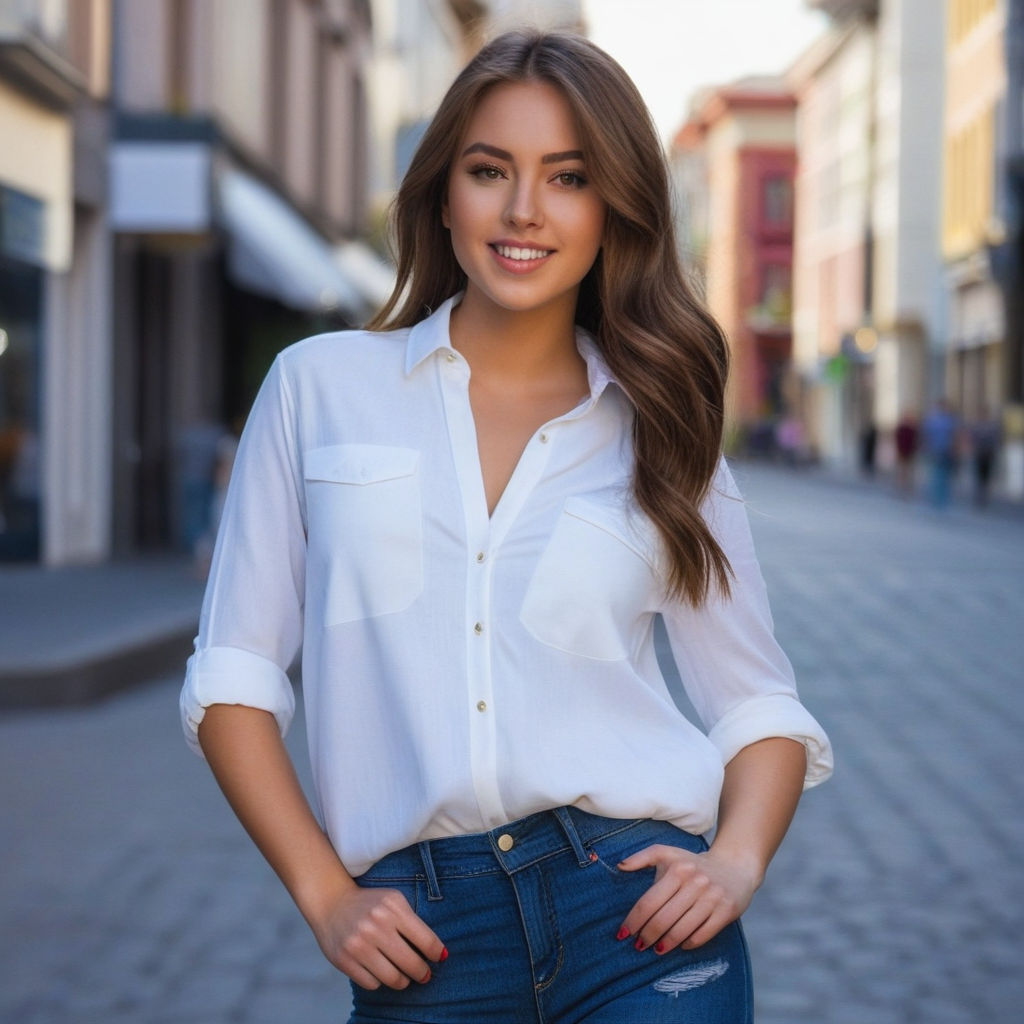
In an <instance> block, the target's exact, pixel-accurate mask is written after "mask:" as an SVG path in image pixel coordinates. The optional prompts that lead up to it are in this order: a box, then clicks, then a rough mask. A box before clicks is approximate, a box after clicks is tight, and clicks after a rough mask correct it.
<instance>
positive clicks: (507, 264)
mask: <svg viewBox="0 0 1024 1024" xmlns="http://www.w3.org/2000/svg"><path fill="white" fill-rule="evenodd" d="M488 248H489V249H490V250H491V252H492V253H493V254H494V259H495V261H496V262H497V264H498V266H500V267H501V268H502V269H504V270H507V271H508V272H509V273H512V274H526V273H529V272H530V271H531V270H535V269H536V268H537V267H540V266H542V265H543V264H545V263H546V262H547V261H548V260H549V259H551V257H552V256H553V255H554V253H555V250H554V249H549V248H548V247H547V246H544V245H537V244H535V243H533V242H524V241H518V240H515V241H512V240H508V241H506V240H505V239H502V240H500V241H497V242H489V243H488ZM499 248H503V249H504V248H509V249H532V250H534V251H535V252H543V253H544V255H543V256H538V257H536V258H535V259H528V260H524V259H512V258H511V257H509V256H503V255H502V254H501V253H500V252H499V251H498V249H499Z"/></svg>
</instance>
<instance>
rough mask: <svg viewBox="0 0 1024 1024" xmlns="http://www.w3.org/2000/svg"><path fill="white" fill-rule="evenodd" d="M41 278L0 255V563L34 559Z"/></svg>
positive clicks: (25, 265) (35, 269) (39, 272)
mask: <svg viewBox="0 0 1024 1024" xmlns="http://www.w3.org/2000/svg"><path fill="white" fill-rule="evenodd" d="M42 278H43V272H42V270H40V269H39V268H38V267H35V266H32V265H31V264H28V263H23V262H21V261H19V260H13V259H10V258H7V257H4V256H2V255H0V561H26V560H34V559H37V558H38V557H39V497H40V489H39V483H40V464H39V463H40V460H39V331H40V309H41V301H40V300H41V294H42Z"/></svg>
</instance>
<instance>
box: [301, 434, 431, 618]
mask: <svg viewBox="0 0 1024 1024" xmlns="http://www.w3.org/2000/svg"><path fill="white" fill-rule="evenodd" d="M419 457H420V453H419V452H418V451H417V450H416V449H414V448H393V447H388V446H385V445H373V444H340V445H332V446H330V447H327V448H314V449H313V450H311V451H308V452H306V453H305V455H304V459H303V463H304V464H303V476H304V478H305V489H306V526H307V534H308V540H307V543H308V549H307V558H308V574H307V576H308V580H309V584H308V585H309V589H310V593H309V595H308V596H307V613H313V614H316V613H317V607H318V605H320V616H321V619H322V622H323V625H325V626H333V625H337V624H339V623H342V622H353V621H356V620H358V619H368V618H372V617H374V616H377V615H387V614H389V613H391V612H398V611H402V610H403V609H405V608H407V607H409V605H411V604H412V602H413V601H415V600H416V598H417V597H418V596H419V594H420V592H421V591H422V590H423V514H422V509H421V501H420V485H419V475H418V473H417V466H418V463H419ZM321 602H322V605H321Z"/></svg>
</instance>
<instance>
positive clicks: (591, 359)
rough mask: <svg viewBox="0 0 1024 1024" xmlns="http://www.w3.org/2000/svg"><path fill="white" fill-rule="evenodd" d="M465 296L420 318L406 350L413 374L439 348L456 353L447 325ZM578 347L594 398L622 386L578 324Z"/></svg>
mask: <svg viewBox="0 0 1024 1024" xmlns="http://www.w3.org/2000/svg"><path fill="white" fill-rule="evenodd" d="M461 299H462V292H458V293H457V294H456V295H453V296H452V297H451V298H450V299H446V300H445V301H444V302H442V303H441V305H440V306H438V307H437V309H436V310H434V312H433V313H431V314H430V316H428V317H427V318H426V319H425V320H421V321H420V322H419V323H418V324H416V326H415V327H413V328H412V330H411V331H410V332H409V340H408V342H407V343H406V349H405V372H406V374H407V375H408V374H411V373H412V372H413V370H415V369H416V367H417V366H419V365H420V363H422V362H423V361H424V360H425V359H426V358H427V357H428V356H430V355H433V354H434V353H435V352H437V351H441V350H443V351H445V352H454V351H455V349H454V348H453V347H452V340H451V335H450V334H449V331H448V327H449V324H450V322H451V315H452V310H453V309H454V308H455V307H456V306H457V305H458V304H459V302H460V300H461ZM576 348H577V349H578V350H579V353H580V355H581V356H582V357H583V360H584V362H585V363H586V364H587V383H588V385H589V386H590V396H591V400H593V401H596V400H597V399H598V398H600V397H601V393H602V392H603V391H604V389H605V388H606V387H607V386H608V385H609V384H615V385H617V386H618V387H620V388H621V387H622V385H621V384H619V382H618V381H617V380H616V379H615V377H614V376H613V374H612V372H611V370H610V369H609V368H608V364H607V363H606V362H605V360H604V356H603V355H602V354H601V350H600V349H599V348H598V347H597V342H596V341H595V340H594V336H593V335H592V334H591V333H590V332H589V331H587V330H585V329H584V328H582V327H579V326H577V327H576Z"/></svg>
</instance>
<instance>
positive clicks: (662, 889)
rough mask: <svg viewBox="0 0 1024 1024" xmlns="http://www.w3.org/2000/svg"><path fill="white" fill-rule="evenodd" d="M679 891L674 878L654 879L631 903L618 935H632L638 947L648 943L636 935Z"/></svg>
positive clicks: (621, 936) (624, 936)
mask: <svg viewBox="0 0 1024 1024" xmlns="http://www.w3.org/2000/svg"><path fill="white" fill-rule="evenodd" d="M678 892H679V883H678V881H677V880H676V879H674V878H670V877H668V876H664V877H662V878H661V879H659V880H658V881H656V882H655V883H654V884H653V885H652V886H651V887H650V888H649V889H648V890H647V891H646V892H645V893H644V894H643V896H641V897H640V899H638V900H637V901H636V903H634V904H633V906H632V908H631V909H630V911H629V913H628V914H627V915H626V918H625V920H624V921H623V922H622V928H621V929H620V930H619V933H618V934H619V937H620V938H623V939H624V938H626V937H627V936H632V937H633V938H634V940H635V941H639V942H640V948H643V947H644V946H645V945H649V944H650V943H649V942H645V941H643V940H641V939H639V938H638V937H639V936H640V934H641V932H642V930H643V929H644V928H645V926H646V925H647V923H648V921H650V920H651V919H652V918H653V917H654V916H655V915H656V914H657V913H658V912H659V911H660V910H661V909H662V908H663V907H664V906H665V905H666V904H667V903H669V902H670V901H671V900H672V899H673V898H674V897H675V895H676V894H677V893H678Z"/></svg>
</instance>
